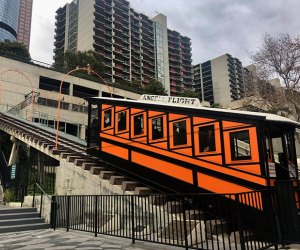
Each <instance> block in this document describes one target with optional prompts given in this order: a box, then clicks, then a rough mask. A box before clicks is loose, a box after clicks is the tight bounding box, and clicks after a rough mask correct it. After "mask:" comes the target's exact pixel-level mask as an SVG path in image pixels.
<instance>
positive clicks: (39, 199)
mask: <svg viewBox="0 0 300 250" xmlns="http://www.w3.org/2000/svg"><path fill="white" fill-rule="evenodd" d="M33 190H34V191H33V197H32V207H39V212H40V218H45V219H46V221H49V222H50V225H51V227H52V228H53V229H54V230H55V221H54V219H53V218H56V211H57V208H58V206H57V204H56V203H55V201H53V199H52V197H51V196H50V195H49V194H47V193H46V192H45V191H44V190H43V189H42V187H41V186H40V185H39V184H38V183H35V185H34V189H33ZM36 191H37V192H36ZM37 194H38V196H37ZM44 197H46V200H44ZM46 201H48V203H47V202H46ZM49 203H50V204H51V205H50V206H49ZM48 208H50V209H51V211H48V210H47V209H48ZM49 212H50V213H49ZM49 214H50V218H47V216H48V215H49Z"/></svg>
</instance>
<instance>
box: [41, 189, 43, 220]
mask: <svg viewBox="0 0 300 250" xmlns="http://www.w3.org/2000/svg"><path fill="white" fill-rule="evenodd" d="M42 207H43V192H41V204H40V218H42Z"/></svg>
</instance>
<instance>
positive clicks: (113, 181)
mask: <svg viewBox="0 0 300 250" xmlns="http://www.w3.org/2000/svg"><path fill="white" fill-rule="evenodd" d="M125 180H126V178H125V177H124V176H121V175H115V176H112V177H110V180H109V182H110V184H112V185H122V183H123V181H125Z"/></svg>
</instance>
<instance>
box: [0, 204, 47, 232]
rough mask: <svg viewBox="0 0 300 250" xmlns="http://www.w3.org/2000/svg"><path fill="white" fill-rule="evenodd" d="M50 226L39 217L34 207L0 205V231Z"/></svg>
mask: <svg viewBox="0 0 300 250" xmlns="http://www.w3.org/2000/svg"><path fill="white" fill-rule="evenodd" d="M46 228H50V226H49V224H46V223H44V220H43V219H41V218H40V217H39V213H38V212H37V209H36V208H12V207H5V206H0V233H8V232H17V231H27V230H36V229H46Z"/></svg>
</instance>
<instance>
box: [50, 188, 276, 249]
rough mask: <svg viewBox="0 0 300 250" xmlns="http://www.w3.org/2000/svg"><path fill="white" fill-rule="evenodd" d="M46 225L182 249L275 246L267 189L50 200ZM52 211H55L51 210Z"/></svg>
mask: <svg viewBox="0 0 300 250" xmlns="http://www.w3.org/2000/svg"><path fill="white" fill-rule="evenodd" d="M52 201H53V202H52V214H51V220H52V221H51V224H52V226H53V227H54V228H56V227H62V228H66V229H67V230H69V229H74V230H81V231H88V232H93V233H94V234H95V236H97V234H106V235H112V236H117V237H123V238H130V239H132V241H133V243H134V242H135V240H141V241H148V242H154V243H160V244H167V245H173V246H179V247H184V248H186V249H265V248H268V247H270V246H276V247H277V244H278V241H279V239H278V230H277V228H278V223H277V219H276V218H277V215H276V213H275V211H276V204H275V199H274V192H273V191H272V190H264V191H257V192H251V193H242V194H228V195H220V194H197V195H148V196H141V195H139V196H135V195H132V196H131V195H125V196H124V195H122V196H118V195H109V196H105V195H102V196H89V195H87V196H53V197H52ZM56 208H57V209H56Z"/></svg>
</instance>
